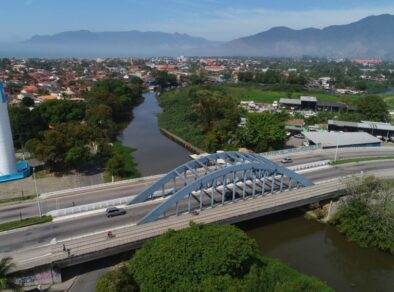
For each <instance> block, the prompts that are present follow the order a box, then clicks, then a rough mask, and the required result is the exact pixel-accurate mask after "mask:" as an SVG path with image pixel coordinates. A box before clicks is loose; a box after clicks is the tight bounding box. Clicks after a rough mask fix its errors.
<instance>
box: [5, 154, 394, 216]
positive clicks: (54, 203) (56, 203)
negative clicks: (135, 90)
mask: <svg viewBox="0 0 394 292" xmlns="http://www.w3.org/2000/svg"><path fill="white" fill-rule="evenodd" d="M391 149H392V151H384V152H383V151H381V150H380V148H376V149H373V150H370V151H368V152H365V151H354V152H351V153H346V152H341V151H339V154H338V159H343V158H354V157H368V156H385V155H387V156H393V155H394V148H391ZM289 156H291V155H289ZM292 158H293V163H289V164H286V165H285V166H287V167H288V166H292V165H297V164H304V163H310V162H316V161H321V160H328V159H331V160H332V159H333V158H334V152H329V153H310V154H308V156H304V155H302V156H293V157H292ZM280 160H281V159H273V161H276V162H280ZM154 182H155V180H153V179H152V180H146V181H144V182H141V183H135V184H133V186H132V187H130V185H127V184H126V185H116V186H114V187H113V188H111V190H110V191H109V190H93V191H91V192H85V193H84V194H72V195H64V196H62V197H57V198H48V199H45V200H40V205H41V211H42V214H46V213H47V212H49V211H51V210H56V209H62V208H68V207H72V206H78V205H83V204H89V203H94V202H99V201H105V200H111V199H116V198H121V197H127V196H132V195H137V194H139V193H140V192H142V191H143V190H144V189H146V188H147V187H148V186H150V185H151V184H153V183H154ZM38 183H39V181H38ZM38 215H39V211H38V204H37V201H36V200H32V201H28V202H20V203H13V204H7V205H3V206H0V223H3V222H9V221H14V220H19V219H20V218H21V217H22V218H28V217H33V216H38Z"/></svg>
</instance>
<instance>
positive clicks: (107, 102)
mask: <svg viewBox="0 0 394 292" xmlns="http://www.w3.org/2000/svg"><path fill="white" fill-rule="evenodd" d="M141 92H142V88H141V82H139V81H135V82H129V83H126V82H123V81H121V80H115V79H107V80H102V81H98V82H95V83H94V84H93V85H92V88H91V90H90V91H87V92H85V93H84V94H83V97H84V101H70V100H51V101H46V102H43V103H42V104H40V105H37V106H36V107H34V108H33V109H32V110H30V109H28V108H27V107H26V106H24V105H21V106H18V107H11V108H10V119H11V124H12V129H13V134H14V141H15V144H16V146H17V147H25V149H26V150H28V151H29V152H31V153H33V154H34V155H35V157H36V158H37V159H39V160H41V161H43V162H44V163H45V166H46V167H47V168H48V169H49V170H51V171H54V172H58V173H64V172H67V171H69V170H73V169H76V170H81V171H83V170H85V169H89V168H96V167H97V165H104V166H105V169H106V172H110V173H114V174H115V175H116V176H120V177H136V176H139V173H138V171H137V170H136V168H135V163H134V162H133V159H132V156H131V155H130V153H131V149H127V148H126V147H125V146H122V145H121V144H120V142H116V138H117V136H118V135H119V133H120V132H121V131H122V130H123V128H124V127H125V126H126V125H127V124H128V123H129V122H130V120H131V119H132V113H131V111H132V108H133V107H134V106H135V105H137V104H138V103H139V102H141V101H142V97H141ZM115 142H116V143H115ZM120 160H122V163H120Z"/></svg>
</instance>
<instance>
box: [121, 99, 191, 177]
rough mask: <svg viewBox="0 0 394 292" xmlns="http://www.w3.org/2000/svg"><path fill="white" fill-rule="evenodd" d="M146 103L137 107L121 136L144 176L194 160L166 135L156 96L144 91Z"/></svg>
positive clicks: (166, 170) (162, 171) (159, 172)
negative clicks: (158, 117) (162, 130)
mask: <svg viewBox="0 0 394 292" xmlns="http://www.w3.org/2000/svg"><path fill="white" fill-rule="evenodd" d="M144 98H145V100H144V102H143V103H142V104H140V105H139V106H137V107H136V108H134V110H133V114H134V119H133V121H132V122H131V123H130V125H129V126H128V127H127V128H126V129H125V130H124V131H123V134H122V135H121V136H120V137H119V139H120V140H121V141H122V142H123V143H124V144H125V145H127V146H130V147H132V148H135V149H136V151H135V152H133V156H134V158H135V161H136V162H137V164H138V169H139V170H140V172H141V174H142V175H143V176H148V175H154V174H161V173H165V172H168V171H170V170H172V169H174V168H175V167H177V166H179V165H182V164H183V163H185V162H187V161H189V160H191V158H190V156H189V155H190V152H189V151H187V150H186V149H185V148H183V147H181V146H179V145H178V144H176V143H174V142H173V141H172V140H170V139H168V138H167V137H165V136H164V135H163V134H162V133H161V132H160V129H159V127H158V125H157V114H158V113H160V112H161V108H160V106H159V105H158V103H157V100H156V95H155V94H154V93H152V92H149V93H145V94H144Z"/></svg>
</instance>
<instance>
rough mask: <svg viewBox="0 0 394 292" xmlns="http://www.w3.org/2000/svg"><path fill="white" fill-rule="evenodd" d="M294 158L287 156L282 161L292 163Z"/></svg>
mask: <svg viewBox="0 0 394 292" xmlns="http://www.w3.org/2000/svg"><path fill="white" fill-rule="evenodd" d="M292 162H293V159H291V158H290V157H285V158H283V159H282V163H292Z"/></svg>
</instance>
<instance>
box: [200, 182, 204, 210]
mask: <svg viewBox="0 0 394 292" xmlns="http://www.w3.org/2000/svg"><path fill="white" fill-rule="evenodd" d="M203 194H204V187H203V186H201V187H200V210H202V200H203Z"/></svg>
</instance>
